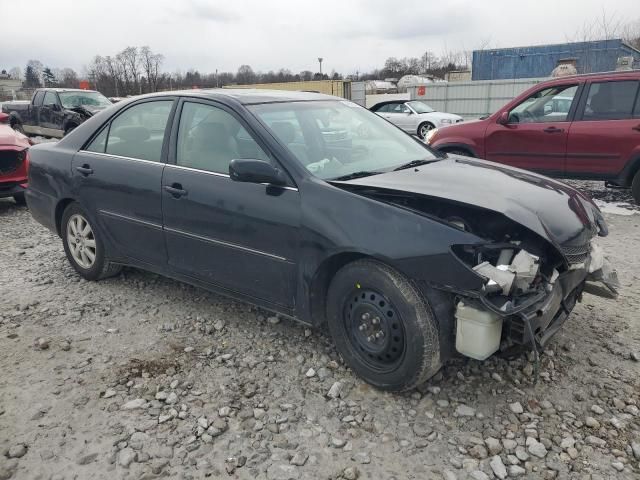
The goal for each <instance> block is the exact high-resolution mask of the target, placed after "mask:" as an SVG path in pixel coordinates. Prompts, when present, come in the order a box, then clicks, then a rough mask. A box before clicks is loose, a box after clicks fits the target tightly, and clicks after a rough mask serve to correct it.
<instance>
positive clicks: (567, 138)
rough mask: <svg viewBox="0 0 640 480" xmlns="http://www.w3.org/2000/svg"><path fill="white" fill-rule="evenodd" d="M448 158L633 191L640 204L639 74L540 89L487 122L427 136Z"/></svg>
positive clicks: (563, 81) (565, 81) (566, 80)
mask: <svg viewBox="0 0 640 480" xmlns="http://www.w3.org/2000/svg"><path fill="white" fill-rule="evenodd" d="M427 143H428V144H429V145H431V146H432V147H433V148H435V149H437V150H440V151H442V152H449V153H455V154H459V155H467V156H472V157H478V158H483V159H486V160H492V161H495V162H500V163H505V164H507V165H512V166H514V167H520V168H526V169H527V170H533V171H536V172H540V173H543V174H546V175H550V176H554V177H560V178H582V179H591V180H605V181H607V182H610V183H613V184H616V185H619V186H623V187H631V188H632V192H633V197H634V198H635V200H636V201H637V202H640V71H638V70H636V71H630V72H613V73H598V74H591V75H576V76H571V77H562V78H558V79H554V80H549V81H547V82H543V83H540V84H538V85H536V86H535V87H533V88H531V89H529V90H528V91H526V92H525V93H523V94H522V95H520V96H518V97H517V98H515V99H514V100H513V101H511V102H509V103H508V104H507V105H505V106H504V107H503V108H501V109H500V110H498V111H497V112H496V113H494V114H492V115H490V116H489V117H487V118H485V119H483V120H479V121H468V122H465V123H464V124H462V125H454V126H451V127H447V128H439V129H437V130H434V131H431V132H429V135H428V136H427Z"/></svg>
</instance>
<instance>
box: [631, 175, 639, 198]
mask: <svg viewBox="0 0 640 480" xmlns="http://www.w3.org/2000/svg"><path fill="white" fill-rule="evenodd" d="M631 194H632V195H633V199H634V200H635V201H636V203H637V204H638V205H640V170H638V172H636V175H635V177H633V182H631Z"/></svg>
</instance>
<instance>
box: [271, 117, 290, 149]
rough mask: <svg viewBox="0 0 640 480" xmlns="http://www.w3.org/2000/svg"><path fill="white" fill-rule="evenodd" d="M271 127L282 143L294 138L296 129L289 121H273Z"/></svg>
mask: <svg viewBox="0 0 640 480" xmlns="http://www.w3.org/2000/svg"><path fill="white" fill-rule="evenodd" d="M271 128H272V129H273V131H274V132H275V134H276V135H277V137H278V138H279V139H280V140H281V141H283V142H284V143H287V144H288V143H291V142H293V141H294V140H295V138H296V129H295V128H294V126H293V124H292V123H291V122H273V123H272V124H271Z"/></svg>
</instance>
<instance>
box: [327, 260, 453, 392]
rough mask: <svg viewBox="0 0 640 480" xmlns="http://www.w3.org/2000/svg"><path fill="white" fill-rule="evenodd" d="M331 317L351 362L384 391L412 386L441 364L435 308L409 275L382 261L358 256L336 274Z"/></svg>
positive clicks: (339, 343)
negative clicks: (411, 281) (432, 310)
mask: <svg viewBox="0 0 640 480" xmlns="http://www.w3.org/2000/svg"><path fill="white" fill-rule="evenodd" d="M376 320H377V321H376ZM327 321H328V325H329V330H330V332H331V336H332V337H333V340H334V342H335V344H336V347H337V349H338V351H339V352H340V354H341V355H342V357H343V358H344V360H345V361H346V362H347V364H348V365H349V366H350V367H351V368H352V369H353V371H354V372H355V373H356V374H357V375H358V376H360V377H361V378H363V379H364V380H365V381H366V382H368V383H370V384H371V385H373V386H375V387H377V388H379V389H382V390H388V391H403V390H409V389H412V388H414V387H416V386H417V385H420V384H422V383H424V382H425V381H426V380H428V379H429V378H430V377H432V376H433V375H435V374H436V373H437V371H438V370H439V369H440V367H441V366H442V365H441V360H440V343H439V339H438V325H437V322H436V320H435V318H434V316H433V314H432V313H431V308H430V306H429V305H428V303H427V302H426V300H425V299H424V298H423V297H422V295H421V294H420V293H419V291H418V290H417V289H416V288H415V287H414V286H413V285H412V284H411V283H410V282H409V280H408V279H407V278H406V277H404V276H403V275H402V274H400V273H398V272H397V271H395V270H394V269H392V268H390V267H389V266H387V265H385V264H383V263H381V262H378V261H375V260H358V261H355V262H353V263H349V264H347V265H345V266H344V267H343V268H342V269H340V270H339V271H338V272H337V273H336V275H335V276H334V278H333V280H332V281H331V285H330V286H329V291H328V293H327ZM380 332H382V335H380Z"/></svg>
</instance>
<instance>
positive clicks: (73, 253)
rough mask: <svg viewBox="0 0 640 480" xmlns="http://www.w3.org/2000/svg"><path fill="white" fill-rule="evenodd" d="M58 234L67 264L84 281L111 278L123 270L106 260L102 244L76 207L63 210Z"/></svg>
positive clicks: (71, 205)
mask: <svg viewBox="0 0 640 480" xmlns="http://www.w3.org/2000/svg"><path fill="white" fill-rule="evenodd" d="M61 233H62V243H63V245H64V251H65V253H66V254H67V259H68V260H69V263H71V266H73V268H74V269H75V270H76V271H77V272H78V273H79V274H80V275H81V276H82V277H83V278H85V279H86V280H99V279H101V278H106V277H110V276H113V275H116V274H118V273H119V272H120V270H121V269H122V267H121V266H120V265H117V264H114V263H111V262H109V260H107V258H106V257H105V249H104V243H103V242H102V239H101V238H100V235H99V234H98V232H97V230H96V228H95V226H94V225H92V224H91V222H90V221H89V219H88V216H87V214H86V213H85V211H84V210H83V209H82V207H80V205H79V204H77V203H72V204H70V205H69V206H68V207H67V209H66V210H65V211H64V214H63V215H62V228H61Z"/></svg>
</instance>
